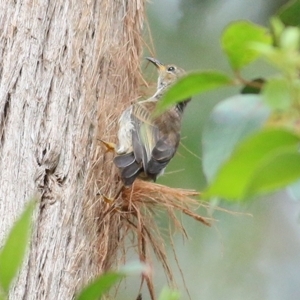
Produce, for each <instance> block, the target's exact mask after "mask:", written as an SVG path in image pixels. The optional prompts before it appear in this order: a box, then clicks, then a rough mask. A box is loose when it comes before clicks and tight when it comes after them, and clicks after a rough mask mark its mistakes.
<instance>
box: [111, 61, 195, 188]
mask: <svg viewBox="0 0 300 300" xmlns="http://www.w3.org/2000/svg"><path fill="white" fill-rule="evenodd" d="M147 59H148V60H149V61H150V62H151V63H153V64H154V65H155V66H156V68H157V70H158V81H157V90H156V92H155V94H154V95H153V96H152V97H150V98H149V99H147V100H144V101H140V102H137V103H135V104H133V105H131V106H130V107H128V108H127V109H126V110H125V111H124V112H123V113H122V115H121V117H120V119H119V131H118V144H117V146H116V147H115V152H116V157H115V158H114V163H115V165H116V166H117V167H118V168H119V169H120V174H121V178H122V181H123V183H124V185H125V186H130V185H132V184H133V182H134V181H135V179H136V178H137V177H139V178H141V179H144V180H153V181H155V180H156V178H157V177H158V176H159V175H161V174H162V173H163V172H164V169H165V168H166V166H167V164H168V163H169V161H170V160H171V159H172V158H173V156H174V155H175V153H176V150H177V148H178V145H179V142H180V131H181V120H182V115H183V112H184V109H185V107H186V105H187V103H188V102H189V101H190V100H191V99H190V98H189V99H185V100H184V101H182V102H180V103H178V104H176V105H174V106H173V107H171V108H169V109H168V110H166V111H165V112H163V113H162V114H160V115H159V116H154V114H153V112H154V111H155V108H156V105H157V103H158V101H159V100H160V99H161V98H162V96H163V95H164V93H165V91H166V90H167V89H168V88H169V87H170V85H172V84H173V83H175V82H176V81H177V79H178V78H179V77H181V76H182V75H183V74H185V72H184V70H183V69H181V68H179V67H177V66H175V65H173V64H171V65H165V64H162V63H161V62H159V61H158V60H157V59H154V58H151V57H147Z"/></svg>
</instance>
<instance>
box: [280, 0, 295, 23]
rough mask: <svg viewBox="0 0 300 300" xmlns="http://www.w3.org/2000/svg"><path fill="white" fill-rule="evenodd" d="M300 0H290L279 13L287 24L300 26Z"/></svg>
mask: <svg viewBox="0 0 300 300" xmlns="http://www.w3.org/2000/svg"><path fill="white" fill-rule="evenodd" d="M299 12H300V0H296V1H289V2H288V3H287V4H285V5H284V6H282V7H281V9H280V10H279V12H278V13H277V15H278V17H279V18H280V19H281V21H282V22H283V23H284V24H285V25H287V26H300V13H299Z"/></svg>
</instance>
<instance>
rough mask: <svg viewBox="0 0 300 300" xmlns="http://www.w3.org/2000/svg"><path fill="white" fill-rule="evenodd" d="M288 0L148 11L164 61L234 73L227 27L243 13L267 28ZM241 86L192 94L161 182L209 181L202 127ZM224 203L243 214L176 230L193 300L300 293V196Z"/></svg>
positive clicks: (178, 2) (262, 70) (189, 1)
mask: <svg viewBox="0 0 300 300" xmlns="http://www.w3.org/2000/svg"><path fill="white" fill-rule="evenodd" d="M286 2H287V1H279V0H277V1H275V0H227V1H224V0H223V1H222V0H152V1H151V2H148V3H147V16H148V21H149V27H150V30H151V34H152V38H153V43H154V48H155V55H156V57H157V58H158V59H159V60H160V61H162V62H164V63H175V64H177V65H178V66H180V67H182V68H184V69H186V70H188V71H190V70H204V69H218V70H223V71H225V72H227V73H230V72H231V71H230V68H229V65H228V63H227V60H226V57H225V56H224V54H223V53H222V50H221V47H220V42H219V41H220V36H221V33H222V30H223V29H224V27H225V26H226V25H227V24H228V23H230V22H231V21H233V20H241V19H244V20H250V21H252V22H255V23H257V24H261V25H264V26H267V25H268V20H269V18H270V16H272V15H273V14H275V13H276V11H277V10H278V8H279V7H280V6H281V5H282V4H284V3H286ZM299 15H300V12H299ZM146 55H148V53H145V56H146ZM271 72H273V71H272V70H271V68H270V67H268V66H267V65H266V64H265V63H264V62H262V61H259V62H257V63H255V64H252V65H251V66H249V67H248V68H247V70H246V71H245V72H244V73H243V75H244V76H245V77H247V78H248V79H250V78H253V77H260V76H264V75H268V74H270V73H271ZM237 91H238V90H237V89H235V88H231V89H226V90H221V91H220V92H211V93H207V94H205V95H202V96H199V97H195V98H194V99H193V101H192V102H191V103H190V104H189V106H188V108H187V110H186V113H185V115H184V123H183V130H182V144H183V145H184V147H183V146H181V147H180V148H179V151H178V153H177V155H176V157H175V158H174V159H173V161H172V162H171V163H170V165H169V166H168V168H167V170H166V174H165V175H164V176H163V177H162V178H160V179H159V183H163V184H166V185H169V186H174V187H181V188H193V189H197V190H201V189H202V188H203V187H205V177H204V175H203V172H202V164H201V155H202V153H201V134H202V131H203V127H204V126H205V123H206V121H207V120H208V118H209V113H210V111H211V110H212V108H213V107H214V105H215V104H216V103H218V102H219V101H220V100H223V99H225V98H226V97H228V96H230V95H233V94H235V93H237ZM185 148H187V149H188V150H189V151H191V152H193V153H194V154H195V155H196V156H198V157H199V158H197V157H196V156H194V155H192V154H191V153H190V152H189V151H187V150H186V149H185ZM221 206H222V207H223V208H226V209H228V210H232V211H238V212H241V214H238V215H237V214H228V213H225V212H218V211H215V212H214V215H213V216H214V217H215V218H216V219H217V222H216V223H215V224H214V226H213V227H212V228H206V227H204V226H203V225H201V224H198V223H196V221H194V220H190V219H189V218H186V217H184V216H183V217H182V220H183V223H184V225H185V227H186V229H187V232H188V234H189V235H190V239H189V240H185V241H183V238H182V237H181V236H180V235H179V234H177V235H175V236H174V244H175V249H176V253H177V256H178V260H179V264H180V267H181V269H182V273H183V274H184V278H185V282H186V286H187V288H188V290H189V293H190V296H191V299H193V300H198V299H199V300H200V299H205V300H207V299H209V300H215V299H224V300H227V299H228V300H241V299H243V300H248V299H249V300H250V299H251V300H256V299H257V300H258V299H259V300H261V299H265V300H285V299H288V300H298V299H300V224H299V214H300V204H299V202H296V201H294V200H292V199H291V198H290V197H289V195H288V194H287V193H286V192H284V191H282V192H279V193H277V194H273V195H270V196H267V197H262V198H260V199H257V200H255V201H253V202H250V203H246V204H240V205H237V204H235V205H232V204H228V203H221ZM247 214H251V215H252V216H249V215H247ZM165 226H166V227H168V224H167V223H166V225H165ZM168 253H169V257H170V260H171V264H172V269H173V271H174V273H175V278H176V281H177V283H178V288H179V290H180V291H181V293H182V299H188V295H187V293H186V291H185V288H184V284H183V281H182V279H181V275H180V271H179V270H178V267H177V266H176V262H175V260H174V259H172V257H173V252H172V250H171V249H169V250H168ZM135 258H136V257H135V256H132V259H135ZM154 266H155V267H154V272H155V273H154V276H155V289H156V291H160V290H161V289H162V288H163V286H165V285H166V284H167V280H166V279H165V275H164V273H163V271H162V269H161V267H160V266H159V265H158V264H156V263H154ZM134 282H136V281H132V283H134ZM137 287H138V286H137V284H136V283H135V284H133V285H132V284H131V280H128V282H127V288H126V289H125V292H124V293H123V292H121V293H120V294H121V295H120V297H119V299H124V300H125V299H133V298H132V295H134V291H135V292H136V289H137ZM122 291H123V288H122ZM132 293H133V294H132ZM146 299H150V298H149V295H148V293H147V291H146V290H144V292H143V300H146Z"/></svg>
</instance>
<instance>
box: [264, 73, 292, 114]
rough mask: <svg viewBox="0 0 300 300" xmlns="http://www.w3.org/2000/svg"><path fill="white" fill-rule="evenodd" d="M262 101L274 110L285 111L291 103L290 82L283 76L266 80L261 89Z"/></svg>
mask: <svg viewBox="0 0 300 300" xmlns="http://www.w3.org/2000/svg"><path fill="white" fill-rule="evenodd" d="M262 95H263V99H264V101H265V102H266V103H267V104H268V105H269V106H270V107H271V108H272V109H275V110H282V111H285V110H287V109H289V108H290V107H291V105H292V98H291V88H290V83H289V82H288V80H287V79H285V78H273V79H270V80H268V82H267V83H266V84H265V85H264V89H263V93H262Z"/></svg>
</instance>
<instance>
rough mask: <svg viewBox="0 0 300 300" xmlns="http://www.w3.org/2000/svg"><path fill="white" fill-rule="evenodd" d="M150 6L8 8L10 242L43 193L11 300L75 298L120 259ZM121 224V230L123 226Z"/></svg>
mask: <svg viewBox="0 0 300 300" xmlns="http://www.w3.org/2000/svg"><path fill="white" fill-rule="evenodd" d="M143 6H144V3H143V2H142V1H141V0H130V1H121V0H117V1H115V0H114V1H109V0H98V1H97V0H94V1H82V0H67V1H66V0H56V1H46V0H36V1H30V0H27V1H22V0H16V1H2V3H1V10H0V28H1V34H0V54H1V55H0V57H1V60H0V139H1V140H0V143H1V146H0V153H1V161H0V216H1V226H0V243H3V240H4V238H5V236H6V234H7V232H8V230H9V228H10V227H11V226H12V224H13V221H14V220H15V218H16V217H17V216H18V215H19V214H20V213H21V211H22V210H23V208H24V205H25V204H26V202H27V201H28V200H29V199H30V197H32V196H34V195H37V196H38V198H39V205H38V208H37V210H36V211H35V215H34V232H33V236H32V241H31V244H30V251H29V255H28V257H27V259H26V261H25V262H24V266H23V268H22V271H21V273H20V276H19V277H18V279H17V281H16V284H15V285H14V288H13V289H12V291H11V295H10V299H72V298H73V297H74V293H75V292H76V290H78V288H80V287H81V286H82V285H83V284H85V283H86V282H87V281H88V280H89V279H90V278H92V277H94V276H95V275H96V274H99V273H100V272H102V271H103V270H105V269H107V268H109V267H111V265H112V262H113V261H114V260H115V259H116V258H115V254H116V251H115V250H116V241H117V238H118V226H114V227H113V228H114V230H111V226H110V225H111V224H112V222H114V224H115V225H118V222H120V221H119V220H114V219H111V218H106V219H104V216H105V213H106V210H107V204H106V203H105V202H104V201H103V199H102V197H101V196H99V193H101V192H102V193H106V194H109V195H110V194H113V193H114V187H115V181H116V180H115V170H114V169H113V170H112V169H111V167H112V165H111V154H105V153H103V147H102V146H101V145H99V142H98V140H97V139H98V138H99V137H101V138H103V139H106V140H114V139H115V132H116V126H117V122H116V118H117V116H118V115H119V111H120V110H121V109H122V108H123V106H124V105H125V104H126V103H128V102H130V101H131V100H132V99H134V98H135V97H136V91H137V86H138V81H139V78H140V77H139V76H140V73H139V54H140V50H141V42H140V31H141V27H142V21H143V8H144V7H143ZM120 226H121V225H120Z"/></svg>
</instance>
